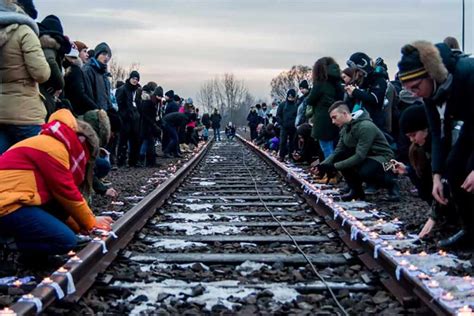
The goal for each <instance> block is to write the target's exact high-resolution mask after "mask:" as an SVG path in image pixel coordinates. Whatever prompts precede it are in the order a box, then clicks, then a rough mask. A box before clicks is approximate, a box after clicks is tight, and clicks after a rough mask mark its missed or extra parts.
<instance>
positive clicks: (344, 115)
mask: <svg viewBox="0 0 474 316" xmlns="http://www.w3.org/2000/svg"><path fill="white" fill-rule="evenodd" d="M328 112H329V115H330V117H331V120H332V122H333V124H335V125H336V126H338V127H339V128H341V132H340V136H339V142H338V144H337V146H336V149H335V150H334V152H333V153H332V154H331V155H330V156H329V157H328V158H326V160H324V161H323V162H322V163H320V164H319V165H317V166H316V173H317V174H318V175H320V176H324V175H326V174H330V175H331V176H332V175H334V174H335V173H336V172H337V171H340V172H341V173H342V175H343V176H344V179H345V180H346V182H347V185H348V186H349V188H350V191H349V193H347V194H344V195H343V196H342V197H341V198H342V200H344V201H350V200H353V199H361V200H363V199H365V194H364V190H363V188H362V182H366V183H367V184H373V185H378V186H383V187H385V188H387V189H388V195H389V199H390V200H392V201H397V200H399V199H400V188H399V186H398V183H397V181H396V179H395V176H394V174H393V173H392V172H385V171H384V168H383V164H384V163H387V162H389V160H390V159H392V158H393V151H392V149H391V148H390V145H389V144H388V142H387V140H386V138H385V136H384V135H383V133H382V131H381V130H380V129H379V128H378V127H377V126H376V125H375V124H374V123H373V122H372V120H371V119H370V117H369V114H368V113H367V112H366V111H364V110H358V111H356V112H354V113H352V115H351V111H350V110H349V107H348V106H347V105H346V104H345V103H344V102H343V101H337V102H335V103H334V104H333V105H331V106H330V107H329V110H328Z"/></svg>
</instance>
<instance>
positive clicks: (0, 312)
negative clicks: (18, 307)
mask: <svg viewBox="0 0 474 316" xmlns="http://www.w3.org/2000/svg"><path fill="white" fill-rule="evenodd" d="M0 315H9V316H13V315H16V313H15V312H14V311H13V310H12V309H9V308H8V307H5V308H4V309H1V310H0Z"/></svg>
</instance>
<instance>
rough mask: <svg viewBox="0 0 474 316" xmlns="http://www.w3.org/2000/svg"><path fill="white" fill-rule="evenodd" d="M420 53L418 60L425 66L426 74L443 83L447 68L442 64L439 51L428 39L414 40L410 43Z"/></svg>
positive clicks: (446, 76)
mask: <svg viewBox="0 0 474 316" xmlns="http://www.w3.org/2000/svg"><path fill="white" fill-rule="evenodd" d="M412 45H413V46H414V47H415V48H416V49H417V50H418V52H419V54H420V61H421V62H422V63H423V66H425V69H426V71H427V72H428V75H429V76H430V77H431V78H432V79H434V80H435V81H436V82H437V83H443V82H444V81H446V79H447V78H448V69H447V68H446V66H445V65H444V64H443V59H442V58H441V54H440V51H439V50H438V48H437V47H436V46H435V45H433V44H432V43H430V42H428V41H416V42H413V44H412Z"/></svg>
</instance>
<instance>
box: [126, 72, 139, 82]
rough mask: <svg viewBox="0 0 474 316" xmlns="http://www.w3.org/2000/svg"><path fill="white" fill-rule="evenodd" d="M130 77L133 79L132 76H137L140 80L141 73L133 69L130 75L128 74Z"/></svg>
mask: <svg viewBox="0 0 474 316" xmlns="http://www.w3.org/2000/svg"><path fill="white" fill-rule="evenodd" d="M128 78H130V79H132V78H137V79H138V81H140V74H139V73H138V71H136V70H133V71H132V72H131V73H130V76H128Z"/></svg>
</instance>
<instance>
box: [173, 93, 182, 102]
mask: <svg viewBox="0 0 474 316" xmlns="http://www.w3.org/2000/svg"><path fill="white" fill-rule="evenodd" d="M173 100H174V101H175V102H181V97H180V96H179V95H177V94H175V95H174V97H173Z"/></svg>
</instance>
